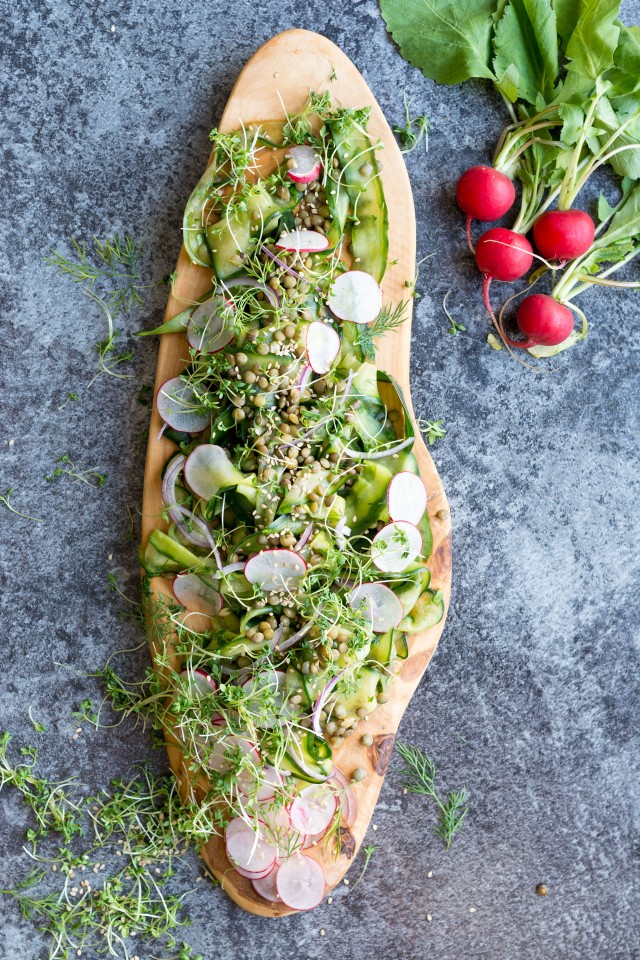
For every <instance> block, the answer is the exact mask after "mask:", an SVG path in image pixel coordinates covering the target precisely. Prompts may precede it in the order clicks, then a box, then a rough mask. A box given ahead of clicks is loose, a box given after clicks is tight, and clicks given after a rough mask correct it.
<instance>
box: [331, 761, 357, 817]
mask: <svg viewBox="0 0 640 960" xmlns="http://www.w3.org/2000/svg"><path fill="white" fill-rule="evenodd" d="M329 779H330V780H331V781H333V783H332V786H333V788H334V790H337V792H338V800H339V803H340V823H341V825H343V826H345V827H352V826H353V824H354V823H355V822H356V814H357V813H358V801H357V800H356V795H355V792H354V790H353V787H352V786H351V784H350V783H349V778H348V777H347V776H346V774H344V773H343V772H342V770H340V768H339V767H335V766H334V768H333V770H332V772H331V777H330V778H329Z"/></svg>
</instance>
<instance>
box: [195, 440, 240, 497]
mask: <svg viewBox="0 0 640 960" xmlns="http://www.w3.org/2000/svg"><path fill="white" fill-rule="evenodd" d="M234 474H235V467H233V466H232V464H231V461H230V460H229V457H228V456H227V451H226V450H225V449H224V448H223V447H218V446H216V444H215V443H201V444H199V446H197V447H196V448H195V450H193V451H192V452H191V453H190V454H189V456H188V457H187V459H186V462H185V465H184V476H185V479H186V481H187V483H188V484H189V486H190V487H191V489H192V490H193V492H194V493H195V494H196V496H198V497H202V499H203V500H210V499H211V497H214V496H215V495H216V493H218V491H219V490H220V488H221V487H223V486H228V485H229V477H230V476H233V475H234Z"/></svg>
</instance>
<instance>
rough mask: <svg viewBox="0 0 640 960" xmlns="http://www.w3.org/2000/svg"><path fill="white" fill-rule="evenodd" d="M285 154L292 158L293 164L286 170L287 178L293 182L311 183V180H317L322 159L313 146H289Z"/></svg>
mask: <svg viewBox="0 0 640 960" xmlns="http://www.w3.org/2000/svg"><path fill="white" fill-rule="evenodd" d="M285 156H286V157H287V158H288V159H290V160H293V166H292V167H291V168H290V169H289V170H287V176H288V177H289V180H293V182H294V183H311V181H312V180H317V178H318V176H319V175H320V171H321V170H322V161H321V160H320V157H319V156H318V152H317V150H316V149H315V148H314V147H309V146H307V145H304V146H299V147H291V149H290V150H289V152H288V153H286V154H285Z"/></svg>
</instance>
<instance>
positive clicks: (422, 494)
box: [387, 470, 427, 523]
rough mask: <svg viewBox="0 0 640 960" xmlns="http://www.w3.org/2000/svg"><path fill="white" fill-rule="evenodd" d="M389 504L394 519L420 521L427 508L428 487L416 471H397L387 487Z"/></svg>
mask: <svg viewBox="0 0 640 960" xmlns="http://www.w3.org/2000/svg"><path fill="white" fill-rule="evenodd" d="M387 504H388V506H389V516H390V517H391V519H392V520H406V521H408V523H420V521H421V520H422V517H423V515H424V512H425V510H426V509H427V488H426V487H425V485H424V483H423V482H422V480H421V479H420V477H418V476H417V475H416V474H415V473H410V472H409V471H408V470H402V471H401V472H400V473H396V475H395V477H394V478H393V479H392V481H391V483H390V484H389V486H388V488H387Z"/></svg>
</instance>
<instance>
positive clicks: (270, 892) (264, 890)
mask: <svg viewBox="0 0 640 960" xmlns="http://www.w3.org/2000/svg"><path fill="white" fill-rule="evenodd" d="M279 869H280V867H279V865H278V864H277V863H276V864H274V866H273V869H272V870H270V871H269V873H268V874H267V876H266V877H263V878H262V879H260V880H252V881H251V883H252V884H253V889H254V890H255V892H256V893H257V894H258V896H259V897H264V899H265V900H270V901H271V902H272V903H281V902H282V901H281V899H280V894H279V893H278V884H277V876H278V870H279Z"/></svg>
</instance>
